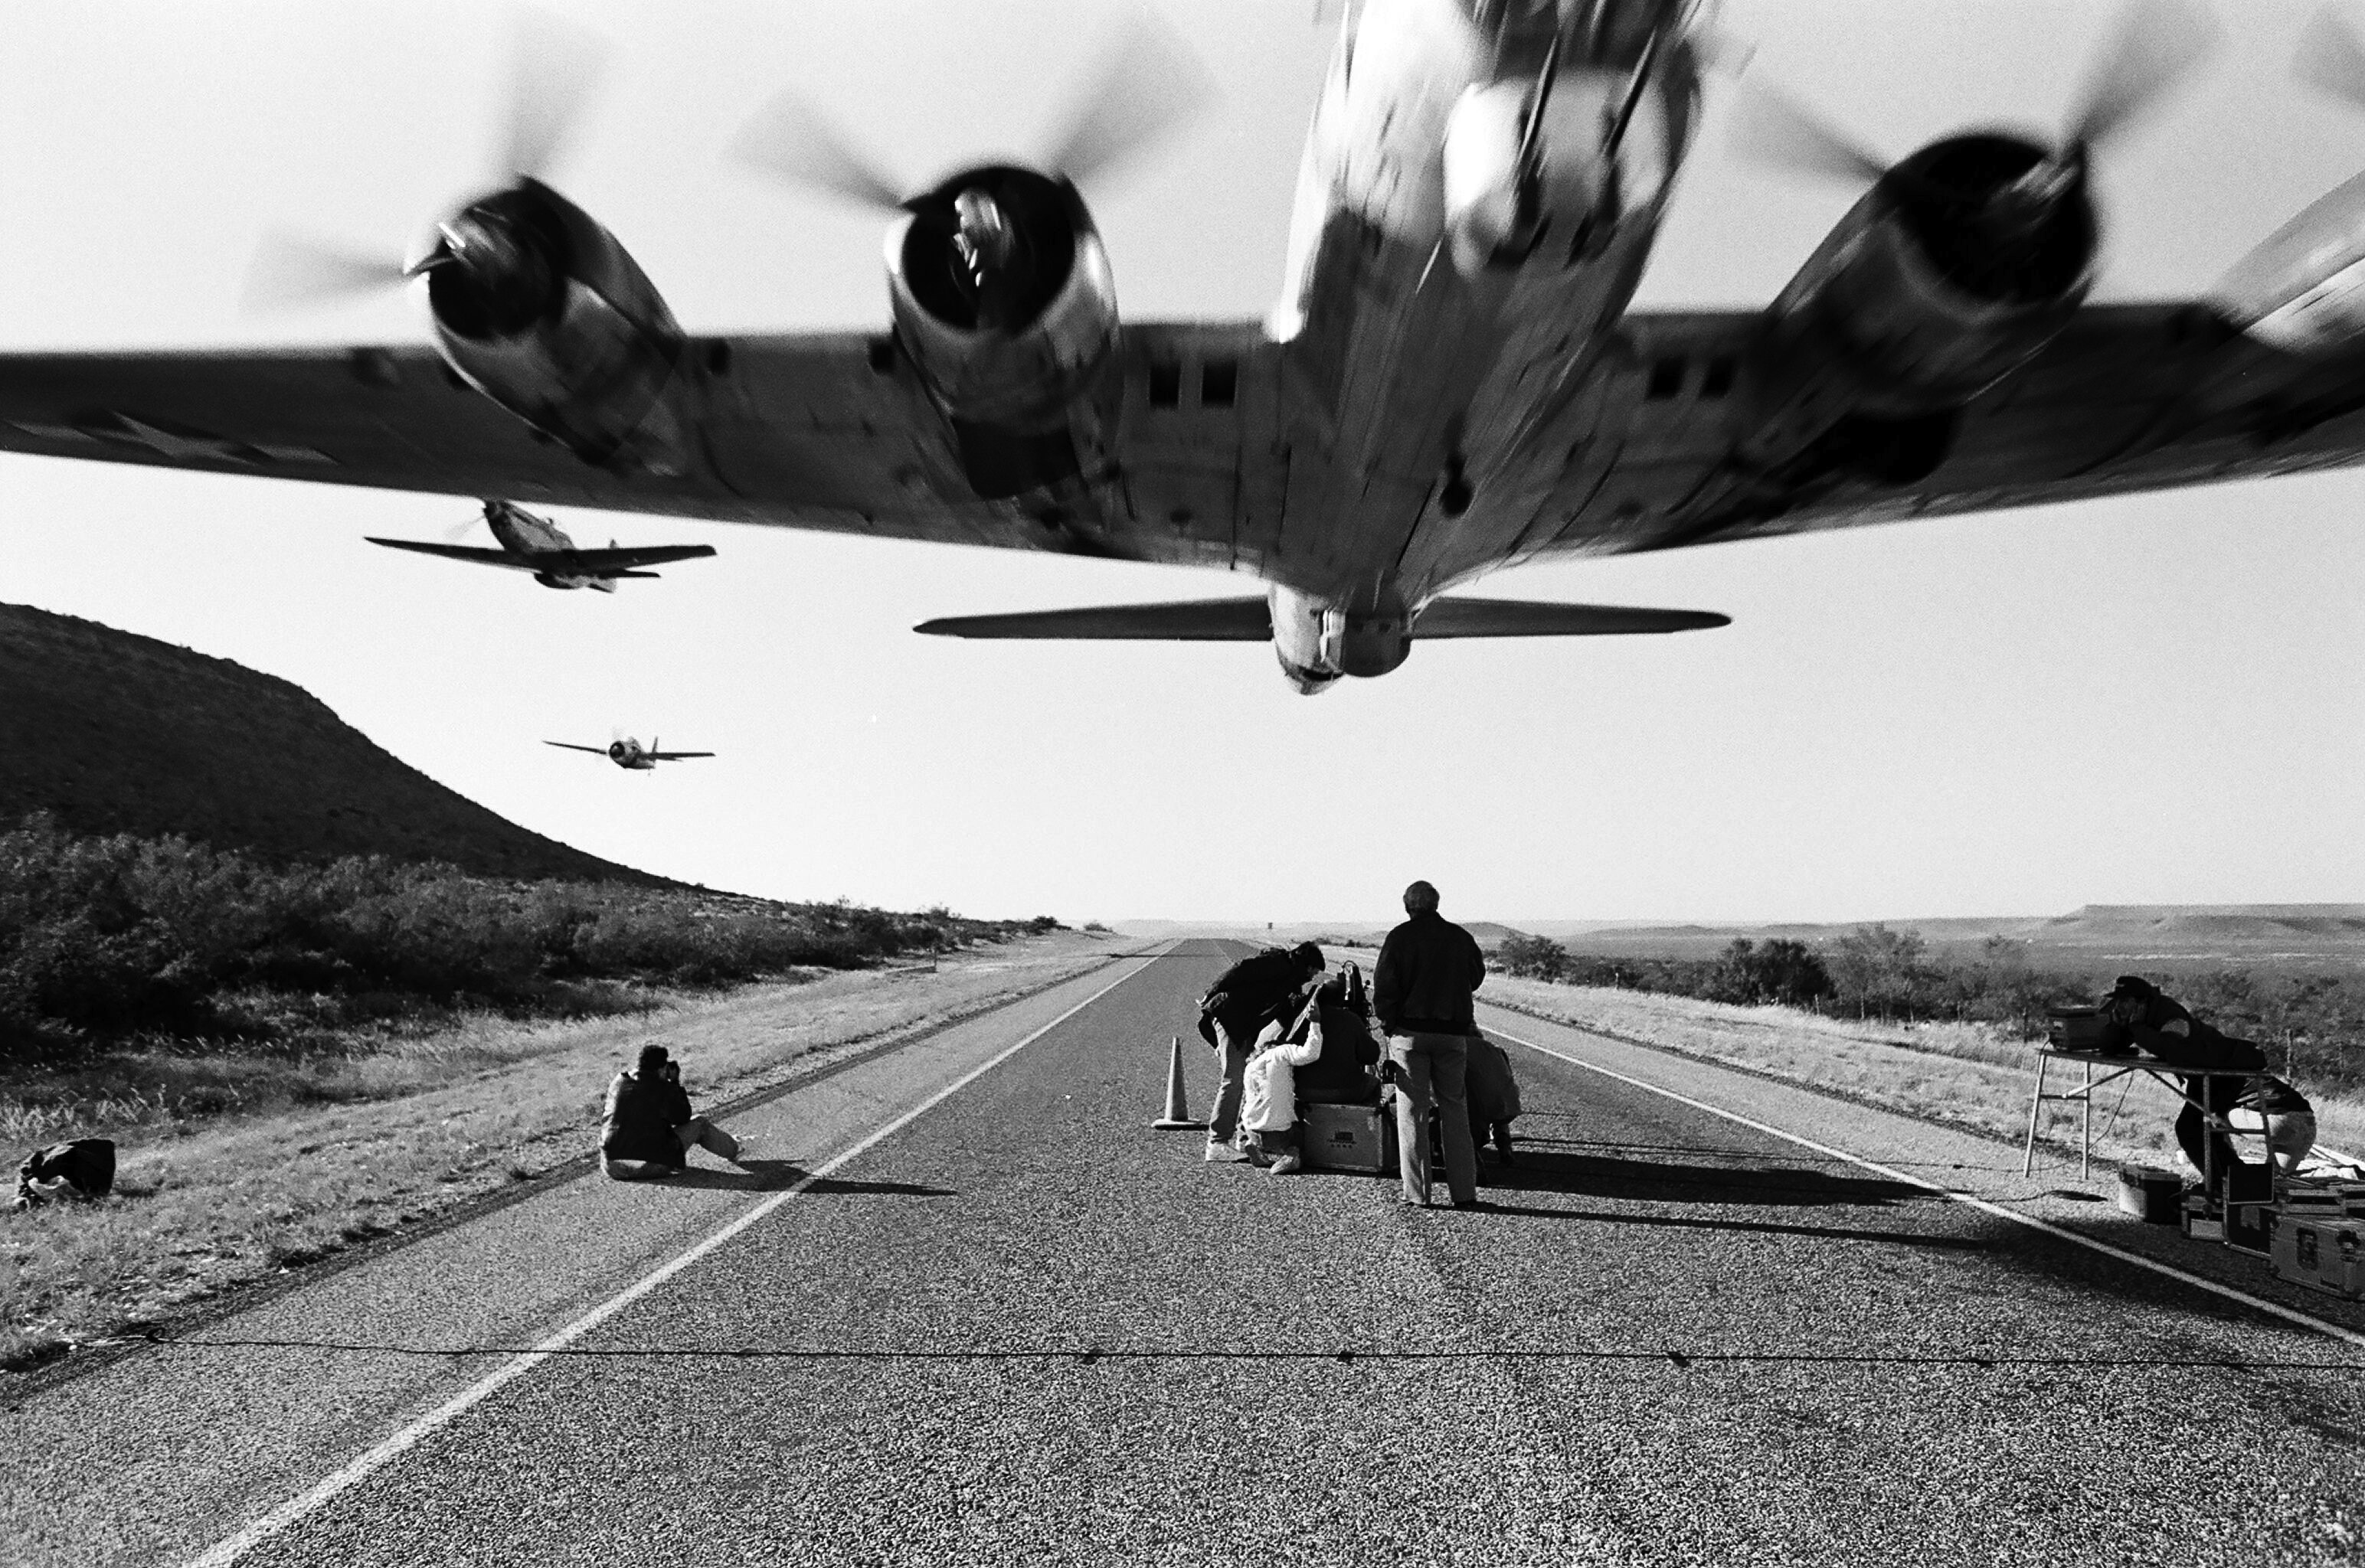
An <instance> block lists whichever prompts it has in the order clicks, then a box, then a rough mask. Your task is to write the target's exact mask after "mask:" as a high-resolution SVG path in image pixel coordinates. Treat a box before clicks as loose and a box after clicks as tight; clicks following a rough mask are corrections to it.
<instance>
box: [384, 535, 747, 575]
mask: <svg viewBox="0 0 2365 1568" xmlns="http://www.w3.org/2000/svg"><path fill="white" fill-rule="evenodd" d="M370 543H373V544H383V545H385V546H386V547H387V549H389V550H412V551H416V552H417V553H419V554H421V555H441V556H443V558H444V559H445V560H447V561H473V562H475V563H476V565H478V566H511V567H514V568H516V569H517V570H519V571H521V572H551V573H555V574H556V575H558V576H561V577H645V576H648V575H650V574H647V573H644V572H636V571H633V569H632V568H633V567H634V566H664V565H666V564H667V562H669V561H697V560H701V559H703V558H705V557H706V556H709V555H712V554H714V546H713V545H712V544H651V545H646V546H643V547H638V548H617V547H614V546H611V547H610V548H608V549H605V550H486V549H479V548H476V547H474V546H471V545H466V544H422V543H419V542H418V541H417V540H414V539H375V538H373V539H371V540H370Z"/></svg>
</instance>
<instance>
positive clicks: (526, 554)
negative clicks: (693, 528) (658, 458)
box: [370, 500, 714, 593]
mask: <svg viewBox="0 0 2365 1568" xmlns="http://www.w3.org/2000/svg"><path fill="white" fill-rule="evenodd" d="M485 526H486V527H488V528H489V529H491V530H492V531H493V537H494V538H495V539H498V540H499V541H500V542H501V547H500V548H499V549H498V550H485V549H479V548H472V547H470V546H468V545H465V544H422V543H419V542H417V541H415V540H409V539H376V538H373V539H371V540H370V543H373V544H383V545H385V546H386V547H387V549H389V550H415V551H417V552H418V553H419V554H421V555H441V556H443V558H444V559H446V560H450V561H473V562H475V563H476V564H477V565H479V566H508V567H510V568H511V569H513V570H516V571H521V572H532V574H533V580H534V581H535V582H538V583H540V584H541V585H542V586H543V587H544V588H597V589H599V590H600V592H601V593H613V592H615V591H616V579H618V578H619V577H656V573H655V572H644V571H637V570H634V568H635V567H640V566H664V565H666V564H667V562H669V561H695V560H698V559H700V558H701V557H702V556H707V555H712V554H714V546H713V545H712V544H655V545H647V546H639V547H635V548H633V549H629V550H627V549H622V548H619V547H618V546H617V545H615V544H614V543H611V544H610V545H609V546H608V548H606V549H605V550H578V549H577V548H576V547H575V541H573V540H572V539H569V538H568V537H567V536H566V532H565V531H564V530H562V529H561V528H560V527H559V526H558V525H557V524H556V523H555V522H553V521H550V520H549V519H548V518H545V517H536V516H534V515H533V513H532V512H530V511H528V510H525V509H524V508H523V507H518V506H512V505H510V503H509V502H507V501H498V500H488V501H487V502H486V503H485Z"/></svg>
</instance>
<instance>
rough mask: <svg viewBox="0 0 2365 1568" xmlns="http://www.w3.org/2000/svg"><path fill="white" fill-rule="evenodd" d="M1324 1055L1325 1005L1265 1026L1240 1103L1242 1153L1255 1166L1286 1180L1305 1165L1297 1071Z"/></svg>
mask: <svg viewBox="0 0 2365 1568" xmlns="http://www.w3.org/2000/svg"><path fill="white" fill-rule="evenodd" d="M1321 1055H1322V1004H1321V1002H1320V1000H1319V998H1317V997H1316V996H1313V995H1310V994H1309V995H1308V996H1307V997H1306V1003H1305V1005H1304V1006H1303V1007H1300V1008H1298V1009H1297V1010H1296V1011H1295V1013H1294V1014H1284V1015H1283V1016H1282V1017H1280V1018H1276V1019H1274V1020H1273V1021H1272V1023H1270V1024H1267V1025H1265V1026H1264V1030H1263V1032H1262V1033H1261V1034H1260V1035H1258V1036H1257V1040H1256V1054H1255V1055H1253V1056H1251V1057H1250V1058H1249V1067H1248V1076H1247V1079H1246V1080H1245V1082H1244V1084H1243V1093H1242V1099H1241V1104H1240V1152H1241V1153H1242V1154H1244V1155H1246V1156H1247V1157H1248V1159H1249V1163H1250V1164H1251V1165H1262V1166H1266V1167H1268V1168H1269V1169H1270V1170H1272V1173H1273V1174H1274V1175H1276V1176H1286V1175H1288V1174H1289V1173H1290V1172H1291V1171H1293V1170H1297V1169H1298V1168H1299V1166H1300V1165H1301V1164H1302V1163H1303V1161H1302V1160H1301V1159H1300V1158H1299V1153H1298V1142H1299V1138H1298V1126H1297V1070H1298V1069H1299V1068H1301V1067H1304V1066H1306V1064H1307V1063H1308V1062H1311V1061H1314V1060H1315V1059H1317V1058H1319V1057H1320V1056H1321Z"/></svg>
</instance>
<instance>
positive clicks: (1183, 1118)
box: [1149, 1035, 1207, 1132]
mask: <svg viewBox="0 0 2365 1568" xmlns="http://www.w3.org/2000/svg"><path fill="white" fill-rule="evenodd" d="M1149 1125H1150V1126H1153V1127H1157V1128H1159V1129H1160V1130H1161V1131H1164V1132H1176V1131H1179V1130H1181V1129H1183V1128H1186V1127H1204V1126H1206V1125H1207V1124H1206V1123H1205V1122H1194V1121H1193V1120H1192V1119H1191V1107H1190V1105H1189V1104H1188V1103H1185V1102H1184V1100H1183V1036H1180V1035H1177V1036H1174V1054H1173V1055H1172V1057H1171V1058H1168V1061H1167V1067H1166V1114H1164V1115H1162V1116H1160V1117H1159V1118H1158V1119H1157V1120H1156V1121H1154V1122H1152V1123H1150V1124H1149Z"/></svg>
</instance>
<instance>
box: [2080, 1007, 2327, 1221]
mask: <svg viewBox="0 0 2365 1568" xmlns="http://www.w3.org/2000/svg"><path fill="white" fill-rule="evenodd" d="M2103 1010H2104V1011H2105V1012H2107V1013H2108V1014H2110V1017H2111V1021H2112V1023H2113V1025H2116V1026H2117V1027H2118V1028H2119V1029H2120V1030H2121V1031H2123V1032H2124V1036H2125V1037H2126V1038H2127V1039H2130V1040H2132V1041H2134V1042H2135V1044H2136V1045H2138V1046H2140V1047H2143V1048H2144V1049H2145V1050H2146V1051H2147V1052H2149V1053H2150V1054H2151V1055H2152V1056H2154V1057H2157V1058H2159V1059H2160V1060H2161V1061H2164V1062H2166V1063H2168V1064H2169V1066H2170V1067H2186V1068H2202V1069H2210V1070H2216V1071H2219V1072H2225V1071H2233V1070H2243V1071H2248V1072H2254V1073H2255V1072H2259V1071H2262V1070H2264V1069H2265V1067H2266V1065H2267V1054H2266V1052H2264V1051H2262V1050H2260V1049H2259V1047H2257V1046H2255V1045H2253V1044H2251V1043H2250V1042H2249V1041H2247V1040H2237V1039H2235V1038H2234V1037H2233V1036H2230V1035H2223V1034H2220V1033H2218V1032H2217V1031H2216V1030H2215V1029H2213V1028H2211V1027H2210V1026H2209V1025H2206V1024H2203V1023H2202V1021H2201V1020H2200V1019H2198V1018H2195V1017H2194V1016H2193V1015H2192V1014H2191V1013H2189V1012H2187V1011H2185V1009H2184V1006H2183V1004H2182V1003H2181V1002H2177V1001H2176V1000H2175V999H2174V998H2172V997H2170V996H2169V995H2167V994H2166V993H2165V992H2163V991H2161V990H2160V989H2159V987H2158V986H2156V985H2154V984H2152V983H2151V981H2149V980H2145V979H2144V978H2143V977H2142V976H2140V975H2121V976H2120V977H2119V979H2118V983H2117V984H2115V985H2114V986H2113V987H2112V988H2111V993H2110V995H2109V996H2107V997H2105V998H2104V999H2103ZM2244 1088H2245V1081H2244V1080H2242V1079H2239V1078H2225V1077H2202V1076H2201V1075H2200V1074H2198V1073H2187V1074H2185V1075H2184V1109H2183V1111H2182V1112H2180V1114H2178V1116H2177V1118H2176V1143H2177V1147H2178V1148H2181V1149H2183V1150H2184V1158H2185V1159H2189V1160H2191V1162H2192V1168H2193V1169H2194V1170H2199V1171H2202V1172H2203V1173H2204V1174H2205V1173H2207V1172H2208V1171H2210V1170H2215V1171H2216V1173H2217V1182H2218V1188H2219V1191H2217V1192H2214V1193H2210V1194H2209V1196H2210V1197H2211V1198H2212V1199H2213V1200H2218V1199H2222V1197H2223V1194H2224V1192H2225V1188H2226V1186H2227V1184H2228V1182H2229V1181H2230V1178H2231V1176H2232V1173H2233V1172H2234V1171H2235V1170H2237V1169H2239V1168H2240V1167H2241V1166H2242V1165H2244V1164H2246V1163H2247V1161H2245V1160H2244V1159H2242V1157H2241V1155H2240V1154H2238V1153H2236V1151H2235V1148H2234V1144H2233V1141H2232V1140H2231V1139H2229V1138H2228V1137H2225V1134H2224V1133H2222V1132H2219V1131H2218V1130H2217V1129H2216V1127H2215V1126H2212V1125H2211V1118H2212V1117H2215V1118H2217V1119H2218V1120H2220V1121H2222V1120H2224V1119H2225V1115H2226V1114H2227V1113H2228V1112H2230V1111H2232V1110H2233V1109H2234V1106H2235V1103H2236V1101H2237V1100H2238V1099H2239V1098H2240V1096H2241V1094H2242V1092H2243V1090H2244ZM2204 1108H2205V1114H2204ZM2308 1140H2309V1142H2311V1143H2313V1142H2314V1141H2315V1132H2314V1129H2313V1128H2311V1129H2310V1131H2309V1135H2308ZM2293 1163H2294V1164H2296V1163H2297V1161H2293Z"/></svg>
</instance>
